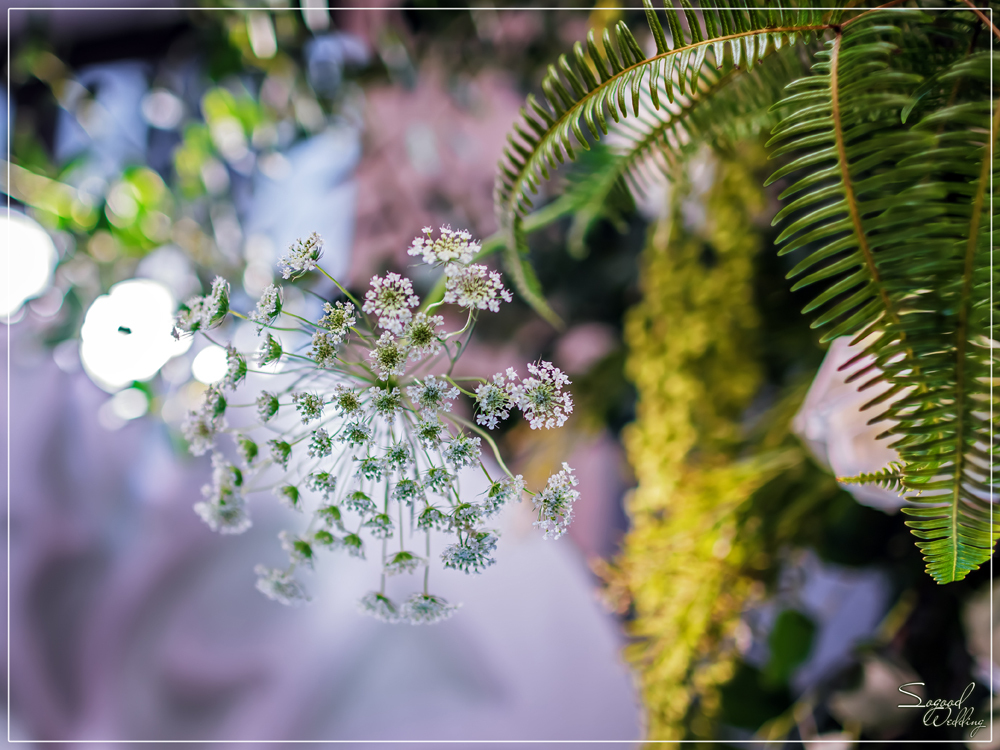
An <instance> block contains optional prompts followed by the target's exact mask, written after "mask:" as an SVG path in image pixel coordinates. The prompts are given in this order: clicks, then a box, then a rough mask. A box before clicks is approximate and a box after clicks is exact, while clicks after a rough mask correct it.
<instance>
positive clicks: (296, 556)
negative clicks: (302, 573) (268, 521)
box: [278, 531, 315, 570]
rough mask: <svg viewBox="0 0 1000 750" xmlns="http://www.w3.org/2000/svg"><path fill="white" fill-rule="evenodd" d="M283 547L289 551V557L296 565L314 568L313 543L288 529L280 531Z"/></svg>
mask: <svg viewBox="0 0 1000 750" xmlns="http://www.w3.org/2000/svg"><path fill="white" fill-rule="evenodd" d="M278 539H280V540H281V548H282V549H283V550H285V552H287V553H288V557H289V559H290V560H291V561H292V562H293V563H295V564H296V565H301V566H302V567H304V568H309V569H310V570H312V567H313V560H314V559H315V554H314V553H313V548H312V545H311V544H310V543H309V542H308V541H307V540H306V539H303V538H302V537H298V536H293V535H292V534H289V533H288V532H287V531H282V532H279V534H278Z"/></svg>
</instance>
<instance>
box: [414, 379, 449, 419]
mask: <svg viewBox="0 0 1000 750" xmlns="http://www.w3.org/2000/svg"><path fill="white" fill-rule="evenodd" d="M406 393H407V395H408V396H409V397H410V400H411V401H412V402H413V403H414V405H415V406H416V407H417V409H419V410H420V411H421V412H423V413H424V414H433V413H434V412H438V411H451V402H452V401H454V400H455V399H456V398H458V388H455V387H454V386H453V385H450V384H449V383H448V382H447V381H446V380H443V379H442V378H438V377H435V376H434V375H428V376H427V377H426V378H424V379H423V381H417V382H415V383H414V384H413V385H411V386H410V387H409V388H407V389H406Z"/></svg>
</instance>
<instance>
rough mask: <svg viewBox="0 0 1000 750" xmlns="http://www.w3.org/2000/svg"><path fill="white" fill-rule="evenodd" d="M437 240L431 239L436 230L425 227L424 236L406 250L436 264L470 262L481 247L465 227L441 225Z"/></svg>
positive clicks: (431, 264)
mask: <svg viewBox="0 0 1000 750" xmlns="http://www.w3.org/2000/svg"><path fill="white" fill-rule="evenodd" d="M439 232H440V235H439V236H438V238H437V239H436V240H434V239H431V237H433V235H434V231H433V230H432V229H431V228H430V227H424V228H423V235H424V236H423V237H417V238H416V239H415V240H413V244H411V245H410V248H409V249H408V250H407V251H406V252H407V253H409V254H410V255H422V256H424V258H423V259H424V263H426V264H427V265H429V266H436V265H438V264H441V263H454V262H458V263H462V264H468V263H471V262H472V259H473V258H474V257H476V254H477V253H478V252H479V250H480V247H479V243H478V242H473V241H471V240H472V235H471V234H469V233H468V232H467V231H465V230H464V229H461V230H458V231H453V230H452V228H451V227H450V226H444V227H441V229H440V230H439Z"/></svg>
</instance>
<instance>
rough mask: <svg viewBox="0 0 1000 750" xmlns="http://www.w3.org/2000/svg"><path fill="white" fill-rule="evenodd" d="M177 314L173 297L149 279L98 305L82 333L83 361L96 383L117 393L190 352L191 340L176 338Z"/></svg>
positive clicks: (123, 285)
mask: <svg viewBox="0 0 1000 750" xmlns="http://www.w3.org/2000/svg"><path fill="white" fill-rule="evenodd" d="M174 308H175V303H174V298H173V295H171V293H170V291H169V290H168V289H167V288H166V287H165V286H164V285H163V284H160V283H159V282H156V281H150V280H148V279H133V280H132V281H122V282H120V283H118V284H115V285H114V286H113V287H111V291H110V292H108V293H107V294H103V295H101V296H100V297H98V298H97V299H96V300H94V304H92V305H91V306H90V309H89V310H87V315H86V317H85V318H84V321H83V328H82V329H81V331H80V338H81V339H82V342H81V344H80V359H81V361H82V362H83V367H84V369H85V370H86V371H87V374H88V375H90V378H91V380H93V381H94V382H95V383H97V385H99V386H100V387H101V388H103V389H104V390H106V391H116V390H118V389H119V388H121V387H123V386H126V385H128V384H130V383H131V382H132V381H134V380H140V381H142V380H148V379H149V378H151V377H153V376H154V375H155V374H156V372H157V370H159V369H160V368H161V367H162V366H163V365H164V364H165V363H166V362H167V360H169V359H170V358H171V357H176V356H177V355H178V354H183V353H184V352H186V351H187V350H188V349H189V348H190V347H191V339H190V338H187V337H186V338H182V339H181V340H180V341H177V340H175V339H174V338H173V336H171V335H170V331H171V328H172V327H173V320H174Z"/></svg>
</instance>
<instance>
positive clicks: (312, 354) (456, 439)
mask: <svg viewBox="0 0 1000 750" xmlns="http://www.w3.org/2000/svg"><path fill="white" fill-rule="evenodd" d="M322 247H323V243H322V240H321V238H320V237H319V236H318V235H315V234H314V235H312V236H311V237H310V238H309V239H308V240H306V241H304V242H302V241H300V242H297V243H296V244H295V245H293V246H292V247H291V248H290V249H289V251H288V253H287V254H286V255H285V256H284V257H282V259H281V261H280V264H279V265H280V267H281V269H282V275H283V276H284V277H285V278H295V277H298V276H302V275H303V274H305V273H306V272H308V271H312V270H316V269H318V270H319V271H320V272H321V273H323V274H325V273H326V272H325V271H324V270H323V269H322V268H321V267H320V266H319V265H318V264H319V260H320V257H321V253H322ZM478 251H479V245H478V244H477V243H475V242H473V241H472V239H471V236H470V235H469V233H468V232H464V231H452V230H451V229H450V228H448V227H444V228H442V229H441V232H440V236H438V237H437V238H436V239H435V238H434V237H432V232H431V230H429V229H427V230H425V231H424V237H423V238H418V239H417V240H415V241H414V244H413V246H412V247H411V248H410V253H411V254H413V255H420V256H422V257H423V259H424V261H425V262H427V263H429V264H431V265H433V266H437V267H440V268H441V269H442V271H443V274H444V279H445V293H444V298H443V300H442V301H441V302H438V303H435V304H433V305H430V306H428V308H427V309H423V310H420V309H416V308H417V307H418V305H419V304H420V300H419V298H418V297H417V295H416V294H414V292H413V284H412V282H411V281H410V279H407V278H405V277H403V276H401V275H400V274H397V273H393V272H389V273H386V274H385V275H384V276H375V277H374V278H373V279H372V281H371V287H370V289H368V290H367V293H366V294H365V296H364V302H363V303H361V302H359V301H358V300H357V299H356V298H355V297H353V296H351V295H350V294H349V293H347V292H346V291H344V295H345V297H346V298H345V299H338V300H331V301H329V302H325V303H322V305H321V306H318V307H317V308H315V309H313V310H311V311H310V310H307V309H306V310H295V311H292V310H289V309H286V308H287V305H286V304H285V302H286V298H285V297H284V295H283V293H282V289H281V288H280V287H279V286H276V285H271V286H268V287H267V288H266V289H265V290H264V292H263V294H262V295H261V298H260V300H259V302H257V305H256V308H255V309H254V310H253V311H252V312H251V313H250V314H249V315H247V316H246V318H247V320H248V321H249V322H250V323H252V324H253V325H255V326H256V327H257V332H258V334H259V335H261V336H262V339H261V345H260V347H259V351H258V354H257V362H259V363H260V364H262V365H263V364H269V363H272V362H277V361H279V360H280V361H282V362H287V363H288V364H289V367H287V368H286V370H285V372H286V373H287V374H288V375H289V376H290V377H288V378H287V379H286V380H285V381H284V384H283V385H281V386H278V387H276V388H275V389H274V390H273V391H260V392H258V393H257V394H255V395H254V396H253V397H251V398H249V399H241V400H244V401H249V402H250V403H248V404H241V405H239V406H247V407H249V408H250V409H251V410H253V409H255V410H256V416H257V424H256V425H255V426H253V427H251V428H249V429H243V430H240V431H238V432H237V431H235V430H231V429H230V428H229V427H228V426H227V422H226V418H225V415H226V411H227V409H229V408H238V406H230V405H228V403H227V398H226V394H225V391H226V390H232V389H235V388H237V387H238V386H240V385H241V384H242V383H244V382H245V381H246V378H247V373H248V372H249V369H248V365H247V361H248V358H247V356H246V355H244V354H241V353H240V352H238V351H237V350H236V349H235V348H233V347H231V346H230V347H227V350H226V357H227V372H226V375H225V377H224V378H223V379H222V380H221V381H220V382H219V383H218V384H216V385H214V386H210V387H209V388H208V389H207V390H206V391H205V400H204V402H203V404H202V405H201V407H200V408H199V409H197V410H194V411H192V412H191V413H190V415H189V417H188V420H187V422H186V423H185V425H184V434H185V436H186V437H187V439H188V441H189V443H190V449H191V452H192V453H194V454H195V455H203V454H205V453H208V452H209V451H211V452H212V465H213V472H212V481H211V483H209V484H207V485H206V486H205V487H204V489H203V495H204V499H203V500H202V501H201V502H198V503H197V504H196V506H195V511H196V512H197V513H198V515H199V516H200V517H201V518H202V519H203V520H204V522H205V523H206V524H207V525H208V526H209V527H210V528H211V529H213V530H215V531H218V532H220V533H224V534H238V533H241V532H243V531H245V530H246V529H247V528H249V527H250V524H251V520H250V516H249V514H248V512H247V501H246V496H247V495H248V494H250V493H253V492H260V491H263V490H264V489H266V488H272V490H273V493H274V495H276V496H277V498H278V499H279V500H280V502H281V503H282V504H284V505H286V506H287V507H289V508H291V509H293V510H295V511H297V512H298V513H301V514H302V517H303V520H304V523H303V528H302V529H301V530H299V531H296V532H283V533H282V534H281V536H280V541H281V545H282V547H283V548H284V550H285V551H286V553H287V555H288V565H287V567H285V568H269V567H258V568H257V575H258V580H257V588H258V589H259V590H260V591H261V592H262V593H264V594H265V595H266V596H268V597H270V598H271V599H274V600H276V601H279V602H281V603H284V604H301V603H303V602H305V601H308V599H309V597H308V594H307V593H306V590H305V587H304V586H303V584H302V583H301V582H300V581H299V580H298V578H297V577H296V572H297V571H308V570H311V569H312V568H313V567H314V566H315V565H317V564H319V563H320V562H321V561H322V559H323V556H324V555H325V554H328V553H343V554H346V556H348V557H351V558H358V559H372V558H374V559H376V560H379V561H380V563H381V580H382V582H383V583H382V586H381V587H380V588H379V590H377V591H372V592H370V593H369V594H368V595H366V596H365V597H364V598H363V599H362V600H361V602H360V603H359V607H360V609H361V611H363V612H365V613H366V614H369V615H371V616H373V617H376V618H378V619H381V620H383V621H386V622H394V623H400V622H407V623H412V624H425V623H433V622H439V621H441V620H444V619H447V618H448V617H451V616H452V615H453V614H454V613H455V611H456V609H457V606H456V605H453V604H449V603H448V602H447V601H445V600H444V599H443V598H441V597H440V596H437V595H435V594H433V593H431V592H430V591H429V590H428V588H427V587H428V583H427V581H428V577H429V575H430V571H431V568H433V567H440V566H443V567H445V568H453V569H455V570H460V571H463V572H465V573H470V574H472V573H479V572H482V571H483V570H485V569H486V568H488V567H490V566H492V565H494V564H495V558H494V553H495V551H496V549H497V544H498V542H499V537H498V534H497V532H496V531H495V530H492V529H490V528H487V524H488V522H489V520H490V519H491V518H493V517H494V516H496V515H497V514H498V513H499V512H500V511H501V510H502V509H503V508H504V507H505V506H506V505H509V504H511V503H515V502H519V501H520V500H521V497H522V495H523V494H524V493H525V492H526V488H525V482H524V479H523V478H522V477H521V476H520V475H517V476H515V475H512V474H509V473H507V472H506V470H505V471H504V474H503V475H502V476H501V477H499V478H498V479H496V480H494V479H492V478H490V484H489V490H488V491H487V492H485V493H484V494H483V496H481V497H479V498H469V497H463V496H462V492H461V489H460V487H459V484H458V482H459V474H460V473H461V472H463V471H467V470H470V469H471V470H477V469H481V470H482V471H484V472H486V467H485V466H484V465H483V464H482V452H483V450H484V449H488V450H494V451H496V450H497V447H496V445H495V443H494V442H493V441H492V440H491V439H490V438H489V436H488V433H487V432H486V429H494V428H496V427H497V426H498V425H499V423H500V422H501V421H502V420H504V419H507V418H508V417H509V416H510V413H511V411H513V410H514V409H515V408H518V409H520V410H521V411H522V412H523V413H524V415H525V417H526V418H527V419H528V421H529V423H530V424H531V426H532V427H534V428H538V427H555V426H559V425H561V424H562V423H563V422H565V420H566V415H568V414H569V413H570V412H571V411H572V399H571V397H570V395H569V393H568V392H567V391H566V390H565V388H566V386H567V385H568V384H569V379H568V378H567V377H566V376H565V375H564V374H563V373H562V372H560V371H559V370H558V369H557V368H555V367H553V366H552V364H551V363H548V362H540V363H538V364H529V365H527V368H528V372H529V373H530V376H529V377H527V378H524V379H521V378H519V377H518V374H517V372H516V371H515V370H514V369H513V368H509V369H507V370H506V371H505V372H503V373H497V374H496V375H495V376H494V377H493V380H492V381H485V380H481V379H479V378H474V379H473V380H479V381H480V384H479V385H478V387H477V388H476V389H475V392H473V391H470V390H466V389H464V388H463V387H462V385H461V381H460V380H459V381H456V379H454V378H452V377H451V373H452V371H453V370H454V367H455V364H456V362H457V360H458V357H459V356H460V355H461V352H462V351H464V350H465V348H466V346H467V344H468V340H469V337H471V335H472V331H473V328H474V325H475V322H476V316H477V315H479V314H480V312H481V311H483V310H489V311H497V310H498V309H499V302H500V301H502V300H506V301H509V300H510V299H511V296H510V292H508V291H507V290H506V289H504V287H503V283H502V280H501V278H500V274H499V273H497V272H495V271H489V270H488V269H487V268H486V267H485V266H479V265H472V260H473V259H474V258H475V255H476V253H477V252H478ZM337 286H338V287H340V285H339V284H337ZM340 288H341V290H342V291H343V288H342V287H340ZM288 304H291V303H288ZM444 304H453V305H456V306H458V307H460V308H464V309H465V312H466V316H465V317H467V321H466V324H465V326H464V327H463V328H461V329H460V330H458V331H452V332H449V331H448V330H446V326H445V320H446V317H445V316H443V315H437V314H433V312H432V310H433V309H434V308H436V307H438V306H440V305H444ZM228 311H229V302H228V287H227V286H226V285H225V282H223V281H222V280H221V279H220V280H217V283H216V284H213V291H212V293H211V294H210V295H207V296H206V297H205V298H196V299H195V300H191V301H189V304H187V305H185V306H182V308H181V311H180V313H179V316H178V327H179V328H181V329H182V330H192V331H195V330H200V329H202V328H208V327H209V326H216V325H220V324H221V323H222V322H223V320H224V318H225V317H226V314H227V313H228ZM279 319H280V321H281V325H280V327H279V326H277V325H275V324H276V322H277V321H278V320H279ZM184 326H186V328H185V327H184ZM279 332H280V335H281V340H280V341H279V339H278V338H277V337H276V334H277V333H279ZM262 374H266V373H262ZM254 377H258V376H257V375H256V374H255V375H254ZM463 395H464V397H466V398H468V399H470V401H471V404H472V405H473V406H474V407H475V423H473V422H468V421H466V420H465V419H464V418H463V417H462V416H461V415H462V413H463V411H462V410H461V409H456V408H453V407H454V404H455V402H456V400H457V399H459V398H462V397H463ZM234 421H236V420H234ZM239 421H240V423H245V420H239ZM484 428H485V429H484ZM220 434H229V435H231V437H232V439H233V441H234V444H235V449H236V451H235V452H236V453H238V455H239V456H240V460H241V465H240V467H237V466H235V465H234V464H232V463H230V462H229V461H228V460H227V459H226V458H225V457H224V454H223V452H222V451H221V450H220V449H219V448H218V447H217V446H216V442H217V440H218V437H219V435H220ZM484 438H485V439H486V440H485V443H484ZM487 444H488V445H487ZM496 457H497V459H498V463H500V465H501V466H502V465H503V462H502V459H500V456H499V454H497V456H496ZM267 469H277V471H278V472H279V473H280V477H279V478H278V481H277V482H275V481H274V474H273V472H272V473H270V474H269V476H268V479H267V480H266V481H265V480H264V479H263V475H262V472H264V471H265V470H267ZM488 476H489V475H488V474H487V477H488ZM255 482H256V483H257V484H259V485H261V486H259V487H255ZM575 482H576V480H575V478H574V477H573V476H572V474H571V473H570V470H569V469H568V467H564V470H563V471H561V472H559V474H557V475H556V476H554V477H552V478H551V479H550V480H549V484H548V486H547V487H546V488H545V490H543V492H542V493H541V494H540V495H538V496H536V497H535V508H536V511H537V513H538V518H539V523H538V524H537V525H539V526H541V527H542V529H543V531H544V532H545V534H546V536H547V537H552V536H558V535H559V534H561V533H562V532H563V531H564V530H565V527H566V525H567V524H568V523H569V521H570V519H571V518H572V504H573V502H574V501H575V500H576V497H577V496H578V493H577V492H576V491H575V490H573V489H572V486H573V485H574V484H575ZM407 517H409V519H410V520H409V521H408V522H407V521H406V518H407ZM431 534H442V535H446V536H448V537H449V538H448V539H447V541H446V544H445V545H444V547H443V552H442V553H441V554H440V556H439V557H436V558H435V557H434V556H432V555H430V554H429V549H430V535H431ZM390 547H391V549H390ZM419 550H428V552H424V553H423V554H421V553H420V552H419ZM418 579H419V580H421V581H422V582H423V586H422V587H419V584H418V588H417V589H416V590H412V589H411V591H410V593H409V594H404V595H403V596H402V597H398V596H397V594H395V593H393V594H392V596H391V597H390V594H389V593H387V590H386V584H385V581H386V580H390V581H391V584H392V585H391V588H392V590H393V591H395V590H396V589H397V587H399V586H400V585H402V586H404V587H405V586H406V585H407V583H408V582H416V581H417V580H418ZM394 599H395V600H394Z"/></svg>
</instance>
